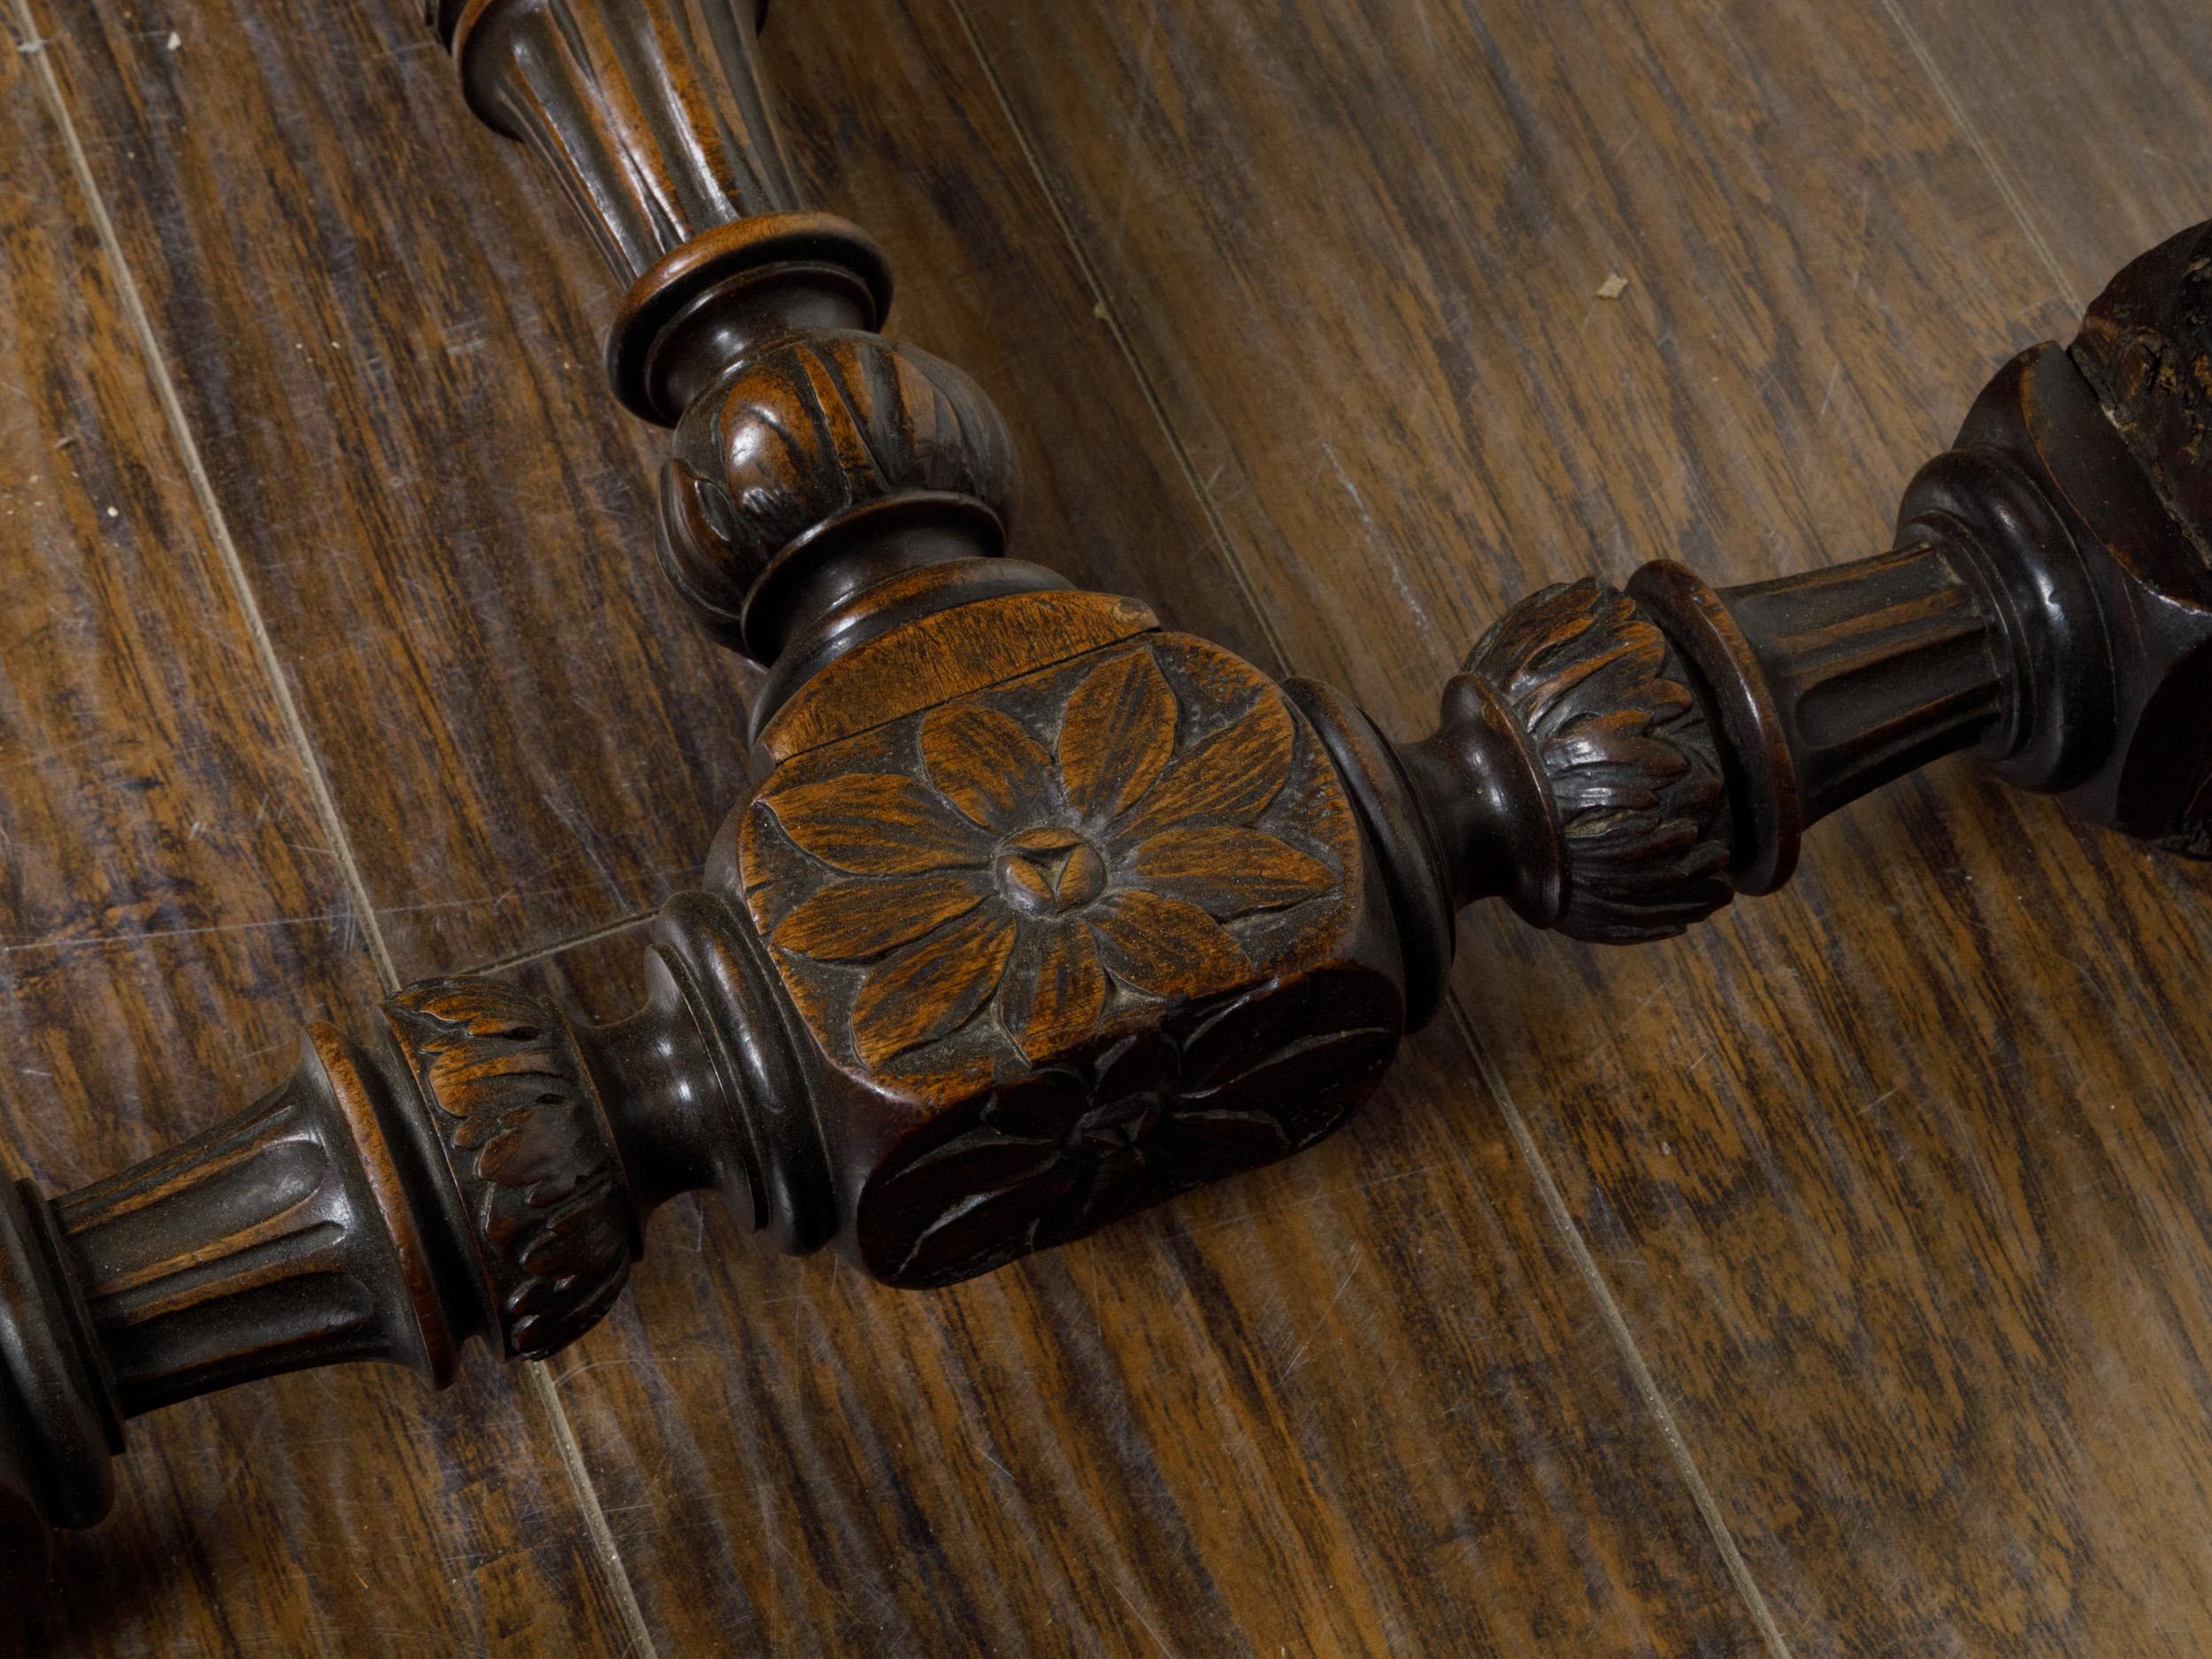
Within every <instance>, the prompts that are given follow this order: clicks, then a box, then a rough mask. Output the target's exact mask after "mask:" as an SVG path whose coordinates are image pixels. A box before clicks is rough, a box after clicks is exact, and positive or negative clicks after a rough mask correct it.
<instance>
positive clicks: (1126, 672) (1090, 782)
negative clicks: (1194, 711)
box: [1060, 651, 1177, 818]
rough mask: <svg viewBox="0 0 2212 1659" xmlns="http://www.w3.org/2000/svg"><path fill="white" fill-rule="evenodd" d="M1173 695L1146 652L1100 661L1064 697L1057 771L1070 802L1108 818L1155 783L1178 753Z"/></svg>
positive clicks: (1093, 815)
mask: <svg viewBox="0 0 2212 1659" xmlns="http://www.w3.org/2000/svg"><path fill="white" fill-rule="evenodd" d="M1176 724H1177V710H1176V706H1175V694H1174V692H1172V691H1171V690H1170V689H1169V688H1168V683H1167V680H1166V677H1165V676H1164V675H1163V674H1162V673H1161V672H1160V668H1159V664H1156V663H1155V662H1154V661H1153V660H1152V653H1151V652H1149V651H1133V652H1131V653H1130V654H1129V655H1128V656H1126V657H1115V658H1114V659H1113V660H1112V661H1111V662H1108V663H1103V664H1100V665H1099V666H1098V667H1097V668H1094V669H1093V670H1092V671H1091V672H1090V673H1089V674H1088V675H1087V676H1086V677H1085V678H1084V680H1083V683H1082V684H1080V685H1079V686H1078V687H1076V688H1075V689H1074V691H1073V692H1071V694H1070V695H1069V696H1068V701H1067V707H1066V710H1065V711H1064V713H1063V715H1062V716H1061V720H1060V772H1061V776H1062V778H1063V779H1064V781H1065V784H1066V787H1067V792H1068V805H1069V807H1070V808H1071V810H1074V811H1075V812H1076V813H1077V814H1078V815H1079V816H1080V817H1084V818H1112V817H1113V816H1114V815H1115V814H1117V813H1118V812H1121V811H1123V810H1126V809H1127V808H1128V806H1129V805H1130V804H1131V803H1133V802H1134V801H1135V800H1136V799H1137V798H1138V797H1139V796H1140V795H1143V794H1144V792H1145V791H1146V790H1147V789H1148V788H1150V787H1152V781H1153V780H1154V779H1156V778H1157V777H1158V776H1159V775H1160V772H1161V771H1162V769H1163V768H1164V767H1165V766H1166V765H1167V763H1168V757H1170V756H1171V755H1172V754H1174V752H1175V728H1176Z"/></svg>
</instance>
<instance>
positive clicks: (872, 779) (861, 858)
mask: <svg viewBox="0 0 2212 1659" xmlns="http://www.w3.org/2000/svg"><path fill="white" fill-rule="evenodd" d="M768 805H769V808H770V810H772V811H773V812H774V813H775V815H776V818H777V820H778V822H780V824H782V826H783V828H784V833H786V834H787V835H788V836H790V837H791V839H792V840H793V841H796V842H797V843H798V844H799V845H800V846H801V847H803V848H804V849H806V850H807V851H808V852H810V853H812V854H813V855H814V856H816V857H817V858H819V859H820V860H821V861H822V862H823V863H824V864H831V865H834V866H835V867H836V868H837V869H840V870H845V871H849V872H852V873H853V874H855V875H872V876H911V875H922V874H925V873H926V872H930V871H934V870H943V869H947V868H949V867H955V866H957V865H961V864H974V863H978V862H979V861H980V860H981V859H982V857H983V856H984V855H985V854H986V853H987V851H988V850H989V842H988V841H987V840H986V839H984V838H982V837H981V836H979V834H978V833H977V831H976V829H975V826H973V825H972V824H969V823H968V822H966V821H965V820H964V819H963V818H960V817H958V816H957V815H956V814H955V813H953V812H952V811H951V810H949V809H948V807H947V806H946V803H945V799H944V797H943V796H942V795H939V794H938V793H937V792H936V791H935V790H934V789H932V788H931V787H929V786H928V785H927V784H926V783H923V782H922V781H921V780H918V779H915V778H906V777H902V776H900V775H899V774H898V773H896V772H849V773H848V774H846V775H845V776H844V777H842V778H833V779H831V780H829V781H827V782H826V783H805V784H797V785H795V786H793V787H790V788H788V789H782V790H779V791H778V792H777V793H776V794H774V795H771V796H769V797H768Z"/></svg>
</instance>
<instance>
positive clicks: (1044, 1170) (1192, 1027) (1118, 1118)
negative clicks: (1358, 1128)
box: [859, 901, 1404, 1285]
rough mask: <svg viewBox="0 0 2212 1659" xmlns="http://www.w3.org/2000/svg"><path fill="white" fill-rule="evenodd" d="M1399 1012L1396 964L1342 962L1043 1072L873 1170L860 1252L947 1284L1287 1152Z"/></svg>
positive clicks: (1366, 1082) (1326, 1116) (1348, 1084)
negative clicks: (1386, 967) (1388, 969)
mask: <svg viewBox="0 0 2212 1659" xmlns="http://www.w3.org/2000/svg"><path fill="white" fill-rule="evenodd" d="M1168 902H1173V901H1168ZM1403 1013H1404V1004H1403V1002H1402V999H1401V997H1400V996H1399V995H1398V991H1397V987H1396V986H1395V985H1394V984H1393V983H1392V982H1391V981H1390V980H1389V979H1386V978H1385V977H1383V976H1382V975H1380V974H1378V973H1374V972H1371V971H1369V970H1365V969H1359V968H1340V969H1333V970H1330V971H1328V972H1324V973H1322V974H1318V975H1315V976H1311V977H1308V978H1302V979H1290V980H1284V979H1276V980H1271V981H1270V982H1268V983H1266V984H1263V985H1261V986H1257V987H1254V988H1253V989H1251V990H1249V991H1248V992H1246V993H1244V994H1242V995H1238V996H1234V997H1231V998H1227V999H1225V1000H1222V1001H1217V1002H1212V1003H1210V1004H1202V1005H1200V1006H1199V1007H1196V1008H1194V1009H1191V1010H1186V1011H1185V1013H1184V1014H1183V1015H1182V1016H1181V1017H1179V1018H1176V1019H1173V1020H1171V1021H1170V1022H1168V1023H1167V1024H1165V1025H1159V1026H1156V1027H1154V1028H1152V1029H1149V1030H1147V1031H1142V1032H1139V1033H1133V1035H1130V1036H1127V1037H1124V1038H1121V1039H1118V1040H1117V1041H1111V1042H1108V1043H1104V1044H1102V1045H1101V1046H1099V1047H1098V1048H1094V1050H1093V1051H1092V1052H1091V1053H1089V1054H1088V1055H1086V1056H1080V1057H1078V1058H1075V1059H1072V1060H1069V1061H1064V1062H1060V1063H1056V1064H1053V1065H1050V1066H1048V1067H1045V1068H1041V1069H1040V1070H1038V1071H1032V1072H1030V1073H1028V1074H1026V1075H1025V1076H1024V1077H1023V1078H1021V1079H1018V1080H1017V1081H1015V1082H1012V1083H1010V1084H1008V1085H1007V1086H1005V1087H1002V1088H1000V1089H997V1090H995V1091H994V1092H993V1093H992V1094H990V1095H988V1096H987V1097H986V1098H985V1099H984V1100H983V1101H982V1102H979V1105H978V1106H977V1107H976V1108H975V1109H973V1115H972V1117H970V1118H968V1119H967V1126H966V1127H965V1128H964V1131H963V1132H962V1133H958V1134H956V1135H955V1136H954V1137H953V1138H952V1139H951V1140H950V1141H946V1142H943V1143H941V1144H940V1145H938V1146H937V1147H935V1148H917V1150H916V1152H915V1153H914V1155H913V1156H912V1157H911V1159H910V1161H908V1162H904V1163H902V1164H893V1165H892V1166H891V1167H890V1168H888V1169H887V1170H886V1171H884V1173H883V1175H882V1177H881V1178H880V1179H879V1180H877V1181H874V1182H872V1183H871V1184H870V1186H869V1187H868V1189H867V1191H866V1193H865V1194H864V1197H863V1199H862V1201H861V1210H862V1214H861V1217H860V1223H859V1225H860V1244H861V1248H862V1251H863V1254H864V1259H865V1260H867V1261H868V1263H870V1265H871V1266H872V1268H874V1270H875V1271H877V1272H879V1274H881V1275H882V1276H883V1277H885V1278H886V1279H888V1280H890V1282H892V1283H894V1284H901V1285H944V1284H950V1283H952V1282H953V1281H954V1280H956V1279H966V1278H969V1277H971V1276H972V1275H973V1274H976V1273H980V1272H985V1271H989V1270H990V1269H992V1268H994V1267H997V1266H999V1265H1001V1264H1002V1263H1005V1262H1008V1261H1010V1260H1012V1259H1013V1258H1014V1257H1015V1256H1019V1255H1021V1254H1023V1253H1024V1252H1025V1251H1027V1250H1030V1249H1033V1248H1041V1247H1043V1246H1045V1245H1050V1244H1060V1243H1064V1242H1065V1241H1067V1240H1071V1239H1073V1238H1077V1237H1079V1236H1081V1235H1082V1234H1084V1233H1089V1232H1091V1231H1092V1230H1093V1229H1094V1228H1096V1227H1099V1226H1102V1225H1105V1224H1106V1223H1108V1222H1110V1221H1112V1220H1114V1219H1115V1218H1116V1217H1119V1216H1122V1215H1125V1214H1127V1213H1128V1212H1130V1211H1131V1210H1138V1209H1141V1208H1142V1207H1143V1206H1145V1205H1147V1204H1149V1203H1152V1202H1156V1200H1158V1199H1160V1198H1163V1197H1165V1196H1167V1195H1168V1194H1171V1193H1177V1192H1182V1191H1186V1190H1187V1189H1188V1188H1190V1187H1196V1186H1199V1185H1202V1183H1204V1182H1207V1181H1211V1180H1215V1179H1219V1178H1221V1177H1223V1176H1226V1175H1230V1174H1233V1173H1234V1172H1236V1171H1240V1170H1244V1169H1249V1168H1251V1167H1253V1166H1254V1165H1256V1164H1265V1163H1269V1162H1271V1161H1272V1160H1273V1159H1276V1158H1279V1157H1281V1156H1284V1155H1285V1154H1286V1153H1289V1152H1292V1151H1294V1150H1295V1149H1297V1148H1300V1147H1302V1146H1305V1145H1307V1144H1309V1143H1310V1142H1311V1141H1314V1140H1316V1139H1317V1138H1318V1137H1319V1136H1320V1135H1322V1134H1324V1133H1326V1132H1327V1131H1328V1130H1330V1129H1332V1128H1333V1127H1334V1126H1335V1125H1337V1124H1339V1123H1340V1122H1341V1121H1343V1119H1344V1118H1345V1117H1346V1116H1347V1115H1348V1113H1349V1112H1350V1111H1351V1110H1352V1109H1353V1108H1354V1107H1355V1106H1356V1104H1357V1103H1358V1102H1359V1100H1360V1098H1361V1097H1362V1096H1363V1094H1365V1093H1366V1092H1367V1090H1368V1089H1369V1088H1370V1087H1372V1085H1373V1083H1374V1081H1375V1079H1377V1078H1379V1076H1380V1075H1381V1074H1382V1072H1383V1071H1384V1070H1385V1068H1386V1066H1387V1065H1388V1064H1389V1061H1390V1056H1391V1054H1392V1052H1393V1050H1394V1048H1395V1045H1396V1041H1397V1038H1398V1033H1399V1028H1400V1025H1401V1022H1402V1017H1403ZM990 1148H996V1149H995V1151H994V1150H991V1149H990Z"/></svg>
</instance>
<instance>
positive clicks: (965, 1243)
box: [905, 1163, 1078, 1267]
mask: <svg viewBox="0 0 2212 1659" xmlns="http://www.w3.org/2000/svg"><path fill="white" fill-rule="evenodd" d="M1077 1174H1078V1171H1075V1170H1074V1169H1072V1168H1071V1167H1070V1166H1069V1165H1068V1164H1064V1163H1054V1164H1051V1165H1050V1166H1049V1167H1048V1168H1047V1169H1046V1171H1044V1173H1043V1174H1041V1175H1040V1176H1038V1177H1037V1178H1036V1179H1033V1180H1030V1181H1025V1182H1022V1183H1019V1184H1018V1185H1015V1186H1012V1187H1004V1188H1002V1189H1001V1190H999V1191H996V1192H983V1193H978V1194H974V1195H973V1196H972V1197H970V1198H966V1199H964V1200H962V1201H961V1202H959V1203H956V1204H955V1205H953V1206H951V1207H950V1208H949V1209H948V1210H945V1211H944V1212H943V1213H942V1214H941V1215H940V1216H939V1217H937V1218H936V1220H934V1221H933V1222H931V1223H930V1224H929V1225H928V1226H926V1228H924V1229H923V1230H922V1233H921V1236H920V1237H918V1238H917V1239H916V1240H914V1246H913V1248H911V1249H910V1250H909V1251H908V1252H907V1256H906V1263H905V1264H906V1265H911V1264H912V1263H916V1262H918V1261H925V1260H928V1259H931V1258H935V1257H944V1258H949V1259H951V1260H955V1261H958V1260H961V1259H963V1258H966V1259H969V1260H983V1261H987V1262H989V1263H990V1265H991V1266H994V1267H995V1266H997V1265H998V1264H999V1263H1002V1262H1010V1261H1012V1260H1013V1259H1014V1257H1016V1256H1020V1255H1023V1254H1024V1253H1025V1252H1026V1251H1028V1250H1030V1249H1032V1248H1034V1245H1035V1241H1036V1236H1037V1229H1038V1225H1039V1224H1040V1223H1041V1222H1042V1221H1043V1220H1044V1218H1045V1217H1046V1216H1047V1215H1048V1213H1050V1211H1051V1210H1053V1208H1054V1207H1055V1206H1056V1205H1057V1204H1058V1203H1059V1202H1060V1201H1061V1200H1062V1199H1064V1198H1065V1197H1066V1196H1067V1195H1068V1194H1070V1193H1071V1192H1072V1191H1073V1190H1074V1188H1075V1183H1076V1179H1077ZM994 1258H995V1259H994Z"/></svg>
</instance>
